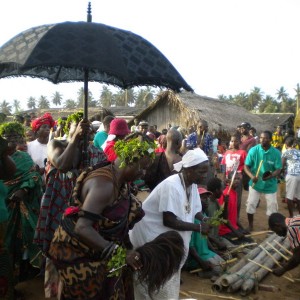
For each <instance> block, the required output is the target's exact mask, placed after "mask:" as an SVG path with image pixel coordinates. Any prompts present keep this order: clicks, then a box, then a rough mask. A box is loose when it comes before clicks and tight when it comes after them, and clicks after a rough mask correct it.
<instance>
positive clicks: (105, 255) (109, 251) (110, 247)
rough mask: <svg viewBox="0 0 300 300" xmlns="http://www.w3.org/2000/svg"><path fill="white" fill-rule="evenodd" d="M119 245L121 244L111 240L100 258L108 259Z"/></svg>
mask: <svg viewBox="0 0 300 300" xmlns="http://www.w3.org/2000/svg"><path fill="white" fill-rule="evenodd" d="M118 247H119V245H117V244H115V243H114V242H110V243H109V244H108V245H107V246H106V247H105V248H104V249H103V250H102V253H101V256H100V258H101V259H104V260H106V259H107V258H108V257H109V256H110V255H111V254H113V253H114V252H115V250H116V249H117V248H118Z"/></svg>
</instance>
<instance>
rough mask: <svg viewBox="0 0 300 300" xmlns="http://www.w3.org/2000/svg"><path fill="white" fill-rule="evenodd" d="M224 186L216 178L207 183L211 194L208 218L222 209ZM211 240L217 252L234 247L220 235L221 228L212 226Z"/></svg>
mask: <svg viewBox="0 0 300 300" xmlns="http://www.w3.org/2000/svg"><path fill="white" fill-rule="evenodd" d="M223 189H224V187H223V184H222V181H221V179H219V178H217V177H215V178H211V179H209V180H208V182H207V190H208V191H209V192H210V193H211V194H210V195H209V197H208V205H207V216H208V217H210V218H211V217H213V216H214V215H215V213H216V212H217V211H219V210H220V209H221V206H220V204H219V202H218V199H219V198H220V197H221V196H222V193H223ZM208 236H209V239H210V241H211V242H212V244H213V246H214V247H215V248H216V249H217V250H221V251H224V250H226V249H228V248H230V247H233V246H234V245H233V244H232V243H231V242H230V241H229V240H227V239H225V238H223V237H221V236H220V235H219V226H212V227H211V229H210V231H209V235H208Z"/></svg>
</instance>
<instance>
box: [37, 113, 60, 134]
mask: <svg viewBox="0 0 300 300" xmlns="http://www.w3.org/2000/svg"><path fill="white" fill-rule="evenodd" d="M44 124H47V125H49V126H50V128H52V127H53V126H54V124H55V121H54V120H53V118H52V116H51V114H50V113H45V114H44V115H43V116H42V117H40V118H36V119H34V120H33V121H32V122H31V128H32V130H33V131H34V132H37V131H38V130H39V129H40V127H41V126H42V125H44Z"/></svg>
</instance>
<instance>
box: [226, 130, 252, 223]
mask: <svg viewBox="0 0 300 300" xmlns="http://www.w3.org/2000/svg"><path fill="white" fill-rule="evenodd" d="M239 148H240V139H239V137H238V136H237V135H236V134H233V135H231V137H230V142H229V149H228V150H227V151H226V152H225V153H224V155H223V158H222V161H221V165H223V166H224V167H223V170H224V182H227V183H228V182H230V181H229V179H228V177H229V174H230V173H234V172H236V173H238V174H242V172H243V170H244V165H245V160H246V157H247V152H246V151H245V150H241V149H239ZM235 191H236V192H237V197H238V198H237V214H238V218H239V215H240V209H241V202H242V192H243V182H242V180H240V181H239V183H238V185H237V186H236V187H235Z"/></svg>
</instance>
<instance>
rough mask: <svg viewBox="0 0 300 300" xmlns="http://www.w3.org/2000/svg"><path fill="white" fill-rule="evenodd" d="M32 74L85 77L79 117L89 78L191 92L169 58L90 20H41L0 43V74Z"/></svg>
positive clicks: (61, 79) (54, 79) (61, 78)
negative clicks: (48, 22)
mask: <svg viewBox="0 0 300 300" xmlns="http://www.w3.org/2000/svg"><path fill="white" fill-rule="evenodd" d="M11 76H12V77H14V76H31V77H38V78H41V79H47V80H50V81H51V82H53V83H60V82H72V81H83V82H84V118H85V119H87V118H88V116H87V115H88V113H87V111H88V107H87V103H88V82H89V81H98V82H102V83H107V84H112V85H115V86H119V87H121V88H124V89H125V88H130V87H133V86H145V85H151V86H158V87H166V88H170V89H172V90H175V91H180V89H181V88H183V89H185V90H187V91H193V90H192V88H191V87H190V86H189V85H188V84H187V83H186V82H185V80H184V79H183V78H182V77H181V75H180V74H179V72H178V71H177V70H176V69H175V68H174V66H173V65H172V64H171V63H170V62H169V60H168V59H167V58H166V57H165V56H164V55H163V54H162V53H161V52H160V51H159V50H158V49H157V48H156V47H155V46H153V45H152V44H151V43H149V42H148V41H147V40H145V39H144V38H142V37H141V36H138V35H136V34H134V33H132V32H130V31H126V30H122V29H118V28H114V27H111V26H107V25H104V24H99V23H92V22H91V9H90V3H89V8H88V22H64V23H57V24H48V25H41V26H37V27H33V28H30V29H28V30H26V31H23V32H21V33H20V34H18V35H17V36H15V37H14V38H12V39H11V40H9V41H8V42H7V43H5V44H4V45H3V46H2V47H1V48H0V78H5V77H11Z"/></svg>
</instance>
